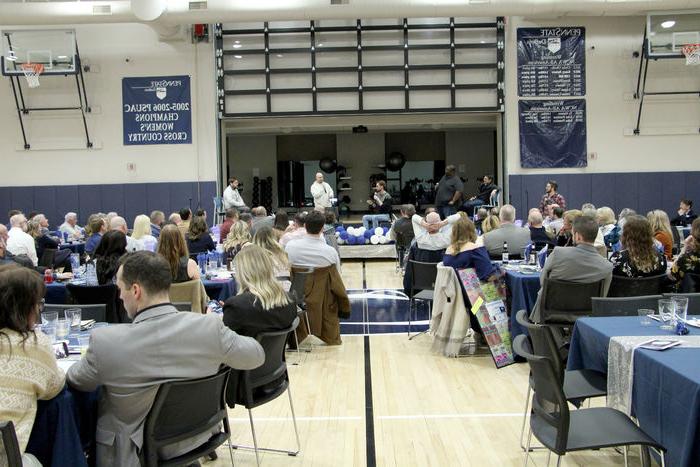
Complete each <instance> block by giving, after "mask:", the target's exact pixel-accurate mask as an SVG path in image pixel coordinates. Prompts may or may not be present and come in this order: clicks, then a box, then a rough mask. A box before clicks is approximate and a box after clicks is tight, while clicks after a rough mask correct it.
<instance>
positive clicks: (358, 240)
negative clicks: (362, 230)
mask: <svg viewBox="0 0 700 467" xmlns="http://www.w3.org/2000/svg"><path fill="white" fill-rule="evenodd" d="M355 243H357V244H358V245H364V244H365V237H364V235H357V236H356V237H355Z"/></svg>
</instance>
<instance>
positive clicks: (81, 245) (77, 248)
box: [59, 242, 85, 255]
mask: <svg viewBox="0 0 700 467" xmlns="http://www.w3.org/2000/svg"><path fill="white" fill-rule="evenodd" d="M59 248H60V249H61V250H65V249H69V250H71V251H72V252H73V253H78V254H81V255H82V254H83V253H85V242H78V243H63V244H61V245H60V246H59Z"/></svg>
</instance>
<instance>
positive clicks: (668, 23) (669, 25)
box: [661, 19, 676, 29]
mask: <svg viewBox="0 0 700 467" xmlns="http://www.w3.org/2000/svg"><path fill="white" fill-rule="evenodd" d="M675 25H676V22H675V21H673V20H672V19H670V20H668V21H664V22H663V23H661V27H662V28H664V29H668V28H672V27H673V26H675Z"/></svg>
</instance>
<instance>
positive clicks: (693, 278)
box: [680, 272, 700, 294]
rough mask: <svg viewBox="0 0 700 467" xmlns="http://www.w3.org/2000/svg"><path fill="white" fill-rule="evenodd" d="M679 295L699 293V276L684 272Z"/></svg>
mask: <svg viewBox="0 0 700 467" xmlns="http://www.w3.org/2000/svg"><path fill="white" fill-rule="evenodd" d="M680 292H681V293H685V294H691V293H699V292H700V274H693V273H690V272H686V273H685V276H683V282H681V288H680Z"/></svg>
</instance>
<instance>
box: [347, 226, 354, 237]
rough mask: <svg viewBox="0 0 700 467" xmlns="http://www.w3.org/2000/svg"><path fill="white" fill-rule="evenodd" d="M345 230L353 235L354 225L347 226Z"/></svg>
mask: <svg viewBox="0 0 700 467" xmlns="http://www.w3.org/2000/svg"><path fill="white" fill-rule="evenodd" d="M347 232H348V233H349V234H350V235H355V227H348V230H347Z"/></svg>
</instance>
